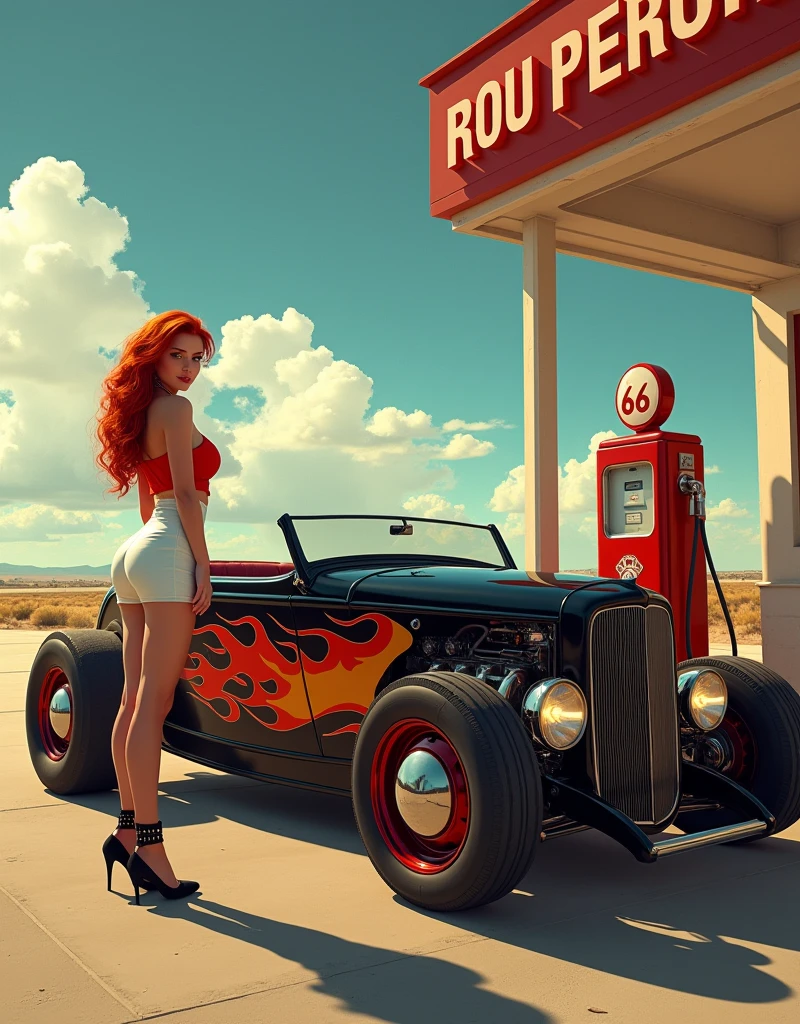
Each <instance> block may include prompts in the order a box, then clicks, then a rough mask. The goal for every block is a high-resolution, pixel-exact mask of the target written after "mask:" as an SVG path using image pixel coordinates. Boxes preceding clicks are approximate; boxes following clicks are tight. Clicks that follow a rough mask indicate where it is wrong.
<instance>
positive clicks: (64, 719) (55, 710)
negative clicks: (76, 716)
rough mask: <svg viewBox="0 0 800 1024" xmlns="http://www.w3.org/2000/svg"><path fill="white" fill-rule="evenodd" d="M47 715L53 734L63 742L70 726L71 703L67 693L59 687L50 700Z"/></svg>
mask: <svg viewBox="0 0 800 1024" xmlns="http://www.w3.org/2000/svg"><path fill="white" fill-rule="evenodd" d="M48 713H49V715H50V726H51V728H52V730H53V732H54V733H55V734H56V736H58V738H59V739H61V740H65V739H66V738H67V736H68V735H69V728H70V725H71V724H72V701H71V700H70V698H69V692H68V691H67V690H65V689H64V687H63V686H61V687H59V689H57V690H56V692H55V693H54V694H53V696H52V697H51V698H50V707H49V709H48Z"/></svg>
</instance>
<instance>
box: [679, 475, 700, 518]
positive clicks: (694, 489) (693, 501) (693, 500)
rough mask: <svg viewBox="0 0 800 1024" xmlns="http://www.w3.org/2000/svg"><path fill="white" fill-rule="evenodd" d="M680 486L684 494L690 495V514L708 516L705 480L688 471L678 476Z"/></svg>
mask: <svg viewBox="0 0 800 1024" xmlns="http://www.w3.org/2000/svg"><path fill="white" fill-rule="evenodd" d="M678 487H680V489H681V493H682V494H688V495H689V515H690V516H697V517H698V519H705V517H706V489H705V487H704V486H703V481H702V480H698V479H697V478H696V477H693V476H689V474H688V473H681V475H680V476H679V477H678Z"/></svg>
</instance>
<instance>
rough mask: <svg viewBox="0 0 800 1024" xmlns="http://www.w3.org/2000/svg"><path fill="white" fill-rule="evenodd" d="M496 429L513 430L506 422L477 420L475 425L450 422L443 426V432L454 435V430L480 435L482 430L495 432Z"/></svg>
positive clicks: (465, 422) (459, 421)
mask: <svg viewBox="0 0 800 1024" xmlns="http://www.w3.org/2000/svg"><path fill="white" fill-rule="evenodd" d="M496 427H503V428H504V429H506V430H511V429H512V424H510V423H506V422H505V421H504V420H476V421H475V422H473V423H467V421H466V420H448V421H447V422H446V423H445V424H444V425H443V426H442V430H444V431H445V432H446V433H452V432H453V431H454V430H468V431H470V433H480V431H482V430H494V429H495V428H496Z"/></svg>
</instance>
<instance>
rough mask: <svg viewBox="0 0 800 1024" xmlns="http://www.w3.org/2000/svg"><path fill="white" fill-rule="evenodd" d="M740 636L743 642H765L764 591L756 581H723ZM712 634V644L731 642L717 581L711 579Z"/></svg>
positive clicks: (709, 624) (709, 593)
mask: <svg viewBox="0 0 800 1024" xmlns="http://www.w3.org/2000/svg"><path fill="white" fill-rule="evenodd" d="M720 582H721V583H722V593H723V594H724V595H725V602H726V603H727V605H728V611H729V612H730V615H731V619H732V620H733V628H734V629H735V630H736V639H737V640H738V641H739V643H742V644H760V643H761V593H760V591H759V589H758V587H757V586H756V585H755V583H751V582H750V581H749V580H748V581H743V582H739V581H734V580H720ZM708 636H709V639H710V640H711V642H712V643H727V642H728V640H729V637H728V627H727V625H726V623H725V618H724V616H723V614H722V608H721V607H720V604H719V599H718V598H717V591H716V589H715V587H714V583H713V581H711V580H709V581H708Z"/></svg>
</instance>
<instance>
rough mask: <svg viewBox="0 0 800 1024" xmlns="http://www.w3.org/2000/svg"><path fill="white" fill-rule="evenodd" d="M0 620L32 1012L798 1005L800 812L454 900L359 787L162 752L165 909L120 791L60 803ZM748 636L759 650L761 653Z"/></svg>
mask: <svg viewBox="0 0 800 1024" xmlns="http://www.w3.org/2000/svg"><path fill="white" fill-rule="evenodd" d="M46 635H47V633H43V632H40V631H24V630H9V631H2V632H0V977H2V989H1V990H0V991H2V999H3V1006H4V1013H3V1019H5V1020H8V1021H10V1022H12V1024H29V1022H33V1021H34V1019H35V1020H36V1022H37V1024H49V1022H51V1021H52V1022H54V1024H55V1022H58V1024H73V1022H74V1024H94V1022H95V1021H96V1022H98V1024H101V1022H102V1024H123V1022H128V1021H134V1020H140V1019H150V1018H152V1017H156V1016H157V1017H158V1018H159V1020H163V1021H165V1022H167V1024H231V1022H234V1024H235V1022H240V1021H241V1022H245V1021H247V1022H255V1021H262V1020H270V1021H278V1022H287V1024H301V1022H314V1024H328V1022H330V1024H333V1022H336V1024H339V1022H344V1021H350V1020H356V1019H357V1020H359V1021H363V1022H368V1024H373V1022H375V1024H382V1022H386V1024H451V1022H452V1024H468V1022H484V1021H485V1022H495V1021H498V1022H502V1024H572V1022H574V1021H586V1020H593V1019H598V1018H597V1015H596V1012H595V1011H604V1018H603V1019H606V1020H608V1021H610V1022H623V1024H643V1022H647V1024H666V1022H674V1021H676V1020H683V1021H686V1022H688V1024H695V1022H698V1024H699V1022H701V1021H702V1022H704V1024H708V1022H712V1024H713V1022H716V1021H720V1022H722V1021H725V1022H731V1024H736V1022H745V1021H748V1022H749V1021H752V1020H753V1019H754V1018H755V1017H758V1018H759V1019H760V1020H761V1021H764V1022H769V1024H773V1022H774V1024H783V1022H786V1024H788V1022H789V1021H796V1020H797V1019H798V1018H799V1017H800V998H798V995H797V993H796V991H795V988H796V986H797V984H798V981H797V979H800V928H798V926H797V919H796V915H795V913H794V908H795V907H796V906H797V903H798V896H800V826H798V825H796V826H794V827H793V828H792V829H790V830H788V831H787V832H785V833H783V834H782V835H781V836H780V837H776V838H772V839H768V840H765V841H764V842H762V843H755V844H752V845H749V846H745V847H739V848H736V847H725V846H720V847H712V848H708V849H706V850H700V851H697V852H694V853H687V854H683V855H681V856H677V857H674V858H670V859H668V860H666V861H663V862H662V863H660V864H656V865H643V864H639V863H638V862H636V861H635V860H634V859H633V858H632V857H631V856H630V854H628V853H627V852H626V851H624V850H623V849H622V848H621V847H619V846H618V845H617V844H616V843H614V842H612V841H611V840H609V839H607V838H605V837H604V836H601V835H599V834H597V833H592V832H586V833H581V834H578V835H575V836H571V837H568V838H565V839H560V840H556V841H553V842H551V843H546V844H544V845H542V846H541V847H540V848H539V851H538V853H537V857H536V861H535V863H534V866H533V869H532V870H531V872H530V874H529V875H528V876H527V877H526V878H525V879H524V880H523V882H522V883H521V884H520V886H519V888H518V889H517V890H516V891H515V892H514V893H513V894H510V895H509V896H507V897H506V898H505V899H503V900H501V901H499V902H497V903H495V904H493V905H491V906H489V907H484V908H481V909H480V910H476V911H469V912H465V913H461V914H447V915H435V914H428V913H425V912H422V911H420V910H418V909H415V908H412V907H410V906H408V905H405V904H404V903H403V902H402V901H401V900H399V899H398V898H397V897H395V896H394V894H393V893H392V891H391V890H390V889H388V888H387V887H386V886H385V885H384V883H383V882H382V881H381V879H380V878H379V877H378V875H377V874H376V872H375V871H374V869H373V868H372V865H371V864H370V862H369V860H368V859H367V857H366V855H365V854H364V851H363V847H362V845H361V842H360V839H359V836H358V832H357V830H356V827H355V823H354V821H353V816H352V811H351V808H350V804H349V802H348V801H347V800H344V799H342V798H338V797H327V796H318V795H315V794H311V793H306V792H303V791H299V790H292V789H285V788H281V787H276V786H271V785H267V784H260V783H255V782H252V781H249V780H245V779H241V778H237V777H235V776H228V775H224V774H220V773H218V772H214V771H210V770H208V769H206V768H202V767H200V766H198V765H193V764H191V763H190V762H188V761H185V760H183V759H180V758H177V757H173V756H171V755H168V754H163V755H162V772H161V779H162V783H161V793H162V798H161V801H160V814H161V818H162V820H163V821H164V823H165V830H166V835H167V843H168V849H169V851H170V855H171V858H172V861H173V864H174V865H175V867H176V870H177V872H178V874H179V876H181V875H182V876H183V877H189V878H197V879H199V880H200V881H201V883H202V885H201V890H200V892H199V893H198V894H196V895H195V896H193V897H190V899H189V900H188V901H176V902H175V903H168V902H166V901H164V900H162V899H161V897H160V896H158V895H157V894H156V895H155V896H152V897H151V896H149V895H146V894H143V895H142V906H141V907H136V906H135V904H133V902H132V892H133V890H132V887H131V884H130V881H129V879H128V877H127V875H126V874H125V873H124V871H123V869H122V868H121V867H119V866H118V865H117V866H115V868H114V872H115V873H114V878H113V883H112V884H113V887H114V890H115V891H113V892H110V893H109V892H106V882H105V867H104V864H103V861H102V857H101V853H100V846H101V844H102V842H103V839H104V838H105V836H106V835H107V834H108V833H109V831H110V830H111V828H112V827H113V825H114V822H115V817H116V813H117V810H118V806H119V804H118V800H117V796H116V793H114V792H109V793H95V794H87V795H85V796H78V797H70V798H62V797H58V796H56V795H54V794H50V793H48V792H47V791H45V790H44V788H43V787H42V785H41V783H40V782H39V780H38V778H37V777H36V776H35V774H34V772H33V770H32V768H31V766H30V762H29V758H28V751H27V745H26V740H25V727H24V712H23V708H24V694H25V686H26V683H27V676H28V670H29V667H30V664H31V661H32V660H33V657H34V655H35V652H36V650H37V649H38V647H39V645H40V644H41V642H42V640H43V639H44V638H45V636H46ZM742 653H744V652H742Z"/></svg>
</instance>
